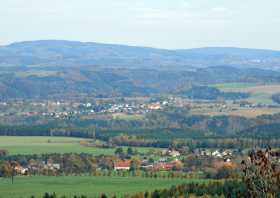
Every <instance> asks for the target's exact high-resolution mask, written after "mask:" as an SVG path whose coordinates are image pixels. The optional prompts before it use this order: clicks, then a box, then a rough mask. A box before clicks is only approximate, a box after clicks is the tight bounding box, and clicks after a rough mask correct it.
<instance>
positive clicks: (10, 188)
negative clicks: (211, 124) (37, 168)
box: [0, 176, 205, 198]
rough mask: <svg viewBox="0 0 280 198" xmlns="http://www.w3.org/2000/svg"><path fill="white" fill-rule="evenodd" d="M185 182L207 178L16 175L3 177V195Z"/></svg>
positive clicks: (121, 191) (128, 189)
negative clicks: (12, 177) (13, 179)
mask: <svg viewBox="0 0 280 198" xmlns="http://www.w3.org/2000/svg"><path fill="white" fill-rule="evenodd" d="M186 182H205V181H204V180H189V179H188V180H186V179H178V178H177V179H176V178H174V179H171V178H169V179H168V178H143V177H116V176H113V177H92V176H63V177H47V176H33V177H29V176H27V177H16V178H15V181H14V184H11V180H10V179H3V178H2V179H1V178H0V192H1V193H0V198H30V196H31V195H34V196H35V197H36V198H37V197H38V198H40V197H42V195H43V194H44V193H45V192H49V193H52V192H56V195H58V196H61V195H66V196H67V197H73V196H74V195H87V196H92V197H95V196H98V195H100V194H102V193H106V194H107V195H110V196H112V195H116V196H118V197H120V196H121V195H125V194H130V193H136V192H145V191H152V190H155V189H163V188H168V187H171V186H172V185H178V184H182V183H186Z"/></svg>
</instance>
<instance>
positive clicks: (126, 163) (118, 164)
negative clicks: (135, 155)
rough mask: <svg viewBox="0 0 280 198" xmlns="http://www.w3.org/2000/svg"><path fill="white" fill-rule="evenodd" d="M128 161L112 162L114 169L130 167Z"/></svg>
mask: <svg viewBox="0 0 280 198" xmlns="http://www.w3.org/2000/svg"><path fill="white" fill-rule="evenodd" d="M130 163H131V161H130V160H118V161H116V162H114V167H130Z"/></svg>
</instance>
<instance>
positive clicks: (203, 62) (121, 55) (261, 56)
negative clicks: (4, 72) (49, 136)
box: [0, 40, 280, 70]
mask: <svg viewBox="0 0 280 198" xmlns="http://www.w3.org/2000/svg"><path fill="white" fill-rule="evenodd" d="M220 65H223V66H235V67H242V68H243V67H256V68H261V69H280V51H273V50H261V49H245V48H231V47H225V48H224V47H209V48H197V49H185V50H184V49H182V50H167V49H157V48H149V47H137V46H126V45H114V44H102V43H93V42H78V41H64V40H40V41H25V42H18V43H13V44H10V45H7V46H0V66H2V67H4V66H5V67H11V66H16V67H83V66H94V67H100V68H103V69H104V68H127V69H156V70H161V69H164V70H191V69H195V68H201V67H209V66H220Z"/></svg>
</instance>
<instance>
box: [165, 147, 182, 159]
mask: <svg viewBox="0 0 280 198" xmlns="http://www.w3.org/2000/svg"><path fill="white" fill-rule="evenodd" d="M162 155H166V156H171V157H178V156H180V152H179V151H176V150H174V149H165V150H163V151H162Z"/></svg>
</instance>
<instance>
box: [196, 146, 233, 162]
mask: <svg viewBox="0 0 280 198" xmlns="http://www.w3.org/2000/svg"><path fill="white" fill-rule="evenodd" d="M233 153H234V151H233V150H230V149H226V150H218V149H216V150H211V149H195V150H194V154H195V155H197V156H208V157H214V158H219V159H224V160H225V161H227V162H230V161H231V159H232V157H233Z"/></svg>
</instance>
